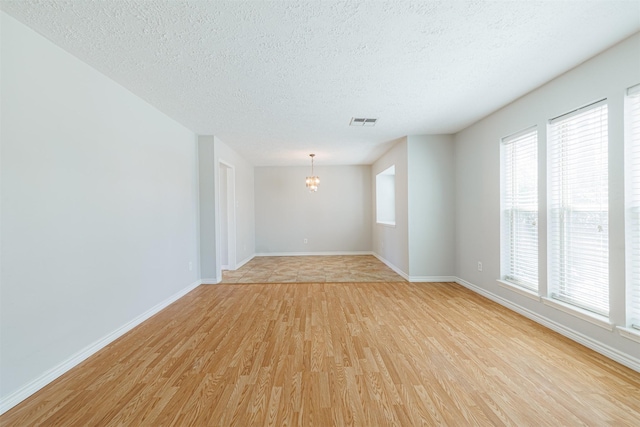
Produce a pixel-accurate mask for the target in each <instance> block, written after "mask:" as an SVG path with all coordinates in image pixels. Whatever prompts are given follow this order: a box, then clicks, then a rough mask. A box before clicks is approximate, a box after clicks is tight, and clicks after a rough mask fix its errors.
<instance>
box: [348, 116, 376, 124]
mask: <svg viewBox="0 0 640 427" xmlns="http://www.w3.org/2000/svg"><path fill="white" fill-rule="evenodd" d="M377 121H378V119H366V118H364V117H352V118H351V123H349V126H375V124H376V122H377Z"/></svg>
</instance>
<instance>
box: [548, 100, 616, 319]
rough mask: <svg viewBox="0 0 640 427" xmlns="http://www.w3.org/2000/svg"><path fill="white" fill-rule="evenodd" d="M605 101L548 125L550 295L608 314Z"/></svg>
mask: <svg viewBox="0 0 640 427" xmlns="http://www.w3.org/2000/svg"><path fill="white" fill-rule="evenodd" d="M607 115H608V109H607V104H606V100H603V101H600V102H597V103H595V104H592V105H589V106H587V107H584V108H581V109H578V110H576V111H572V112H571V113H568V114H565V115H563V116H560V117H557V118H555V119H553V120H551V121H550V123H549V140H548V144H549V163H548V167H549V183H548V185H549V194H550V199H549V219H548V220H549V290H550V297H551V298H554V299H557V300H560V301H563V302H565V303H568V304H571V305H574V306H576V307H580V308H583V309H586V310H589V311H592V312H594V313H597V314H600V315H603V316H607V317H608V316H609V206H608V205H609V198H608V186H609V185H608V125H607Z"/></svg>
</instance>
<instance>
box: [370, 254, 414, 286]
mask: <svg viewBox="0 0 640 427" xmlns="http://www.w3.org/2000/svg"><path fill="white" fill-rule="evenodd" d="M372 255H373V256H374V257H376V258H378V259H379V260H380V261H382V262H383V263H384V264H385V265H386V266H387V267H389V268H390V269H392V270H393V271H395V272H396V273H398V274H399V275H400V276H401V277H402V278H403V279H404V280H406V281H409V275H408V274H407V273H405V272H404V271H402V270H401V269H399V268H398V267H396V266H395V265H394V264H393V263H392V262H391V261H387V260H386V259H384V258H383V257H382V256H380V255H378V254H377V253H373V254H372Z"/></svg>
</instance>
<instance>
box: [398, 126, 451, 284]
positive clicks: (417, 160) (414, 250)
mask: <svg viewBox="0 0 640 427" xmlns="http://www.w3.org/2000/svg"><path fill="white" fill-rule="evenodd" d="M407 158H408V171H409V175H408V178H409V179H408V194H409V197H408V205H409V206H408V215H409V236H408V239H409V276H410V280H414V281H421V280H424V281H433V280H442V281H446V280H451V278H452V277H453V276H454V275H455V174H454V162H453V137H452V136H451V135H416V136H408V137H407Z"/></svg>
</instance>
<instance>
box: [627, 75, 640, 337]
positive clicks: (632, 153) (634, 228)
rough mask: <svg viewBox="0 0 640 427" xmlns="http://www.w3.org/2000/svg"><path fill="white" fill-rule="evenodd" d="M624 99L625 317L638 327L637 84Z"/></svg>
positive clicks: (639, 197) (639, 159) (639, 100)
mask: <svg viewBox="0 0 640 427" xmlns="http://www.w3.org/2000/svg"><path fill="white" fill-rule="evenodd" d="M626 101H627V102H626V117H625V123H626V130H627V135H626V144H627V145H626V156H625V158H626V162H627V163H626V166H627V175H626V179H627V194H626V196H627V221H626V222H627V224H626V226H627V251H628V252H629V256H628V257H627V262H628V265H627V281H628V290H629V292H627V295H628V296H629V303H628V307H629V311H630V314H629V316H628V317H629V318H630V325H631V326H632V327H635V328H638V329H640V85H637V86H634V87H632V88H630V89H629V90H628V91H627V100H626Z"/></svg>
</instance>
